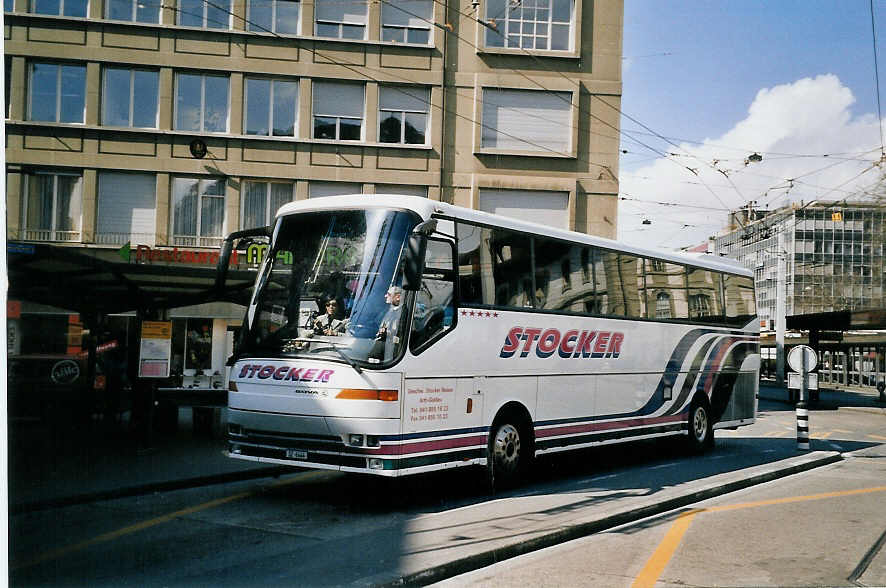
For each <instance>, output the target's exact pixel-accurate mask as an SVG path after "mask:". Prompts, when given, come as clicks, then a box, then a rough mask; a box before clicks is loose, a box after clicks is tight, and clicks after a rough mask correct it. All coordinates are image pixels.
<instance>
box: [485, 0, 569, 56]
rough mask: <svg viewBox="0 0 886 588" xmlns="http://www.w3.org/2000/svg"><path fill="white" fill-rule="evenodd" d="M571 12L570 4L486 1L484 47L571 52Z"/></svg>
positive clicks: (560, 1) (542, 0)
mask: <svg viewBox="0 0 886 588" xmlns="http://www.w3.org/2000/svg"><path fill="white" fill-rule="evenodd" d="M574 8H575V6H574V2H573V1H572V0H522V1H521V2H510V1H509V0H488V1H487V2H486V22H487V23H489V24H490V25H491V26H490V27H485V28H484V30H485V31H486V46H487V47H507V48H508V49H536V50H540V51H571V50H572V47H573V45H572V38H573V33H572V22H573V19H574V14H575V11H574Z"/></svg>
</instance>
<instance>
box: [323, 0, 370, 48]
mask: <svg viewBox="0 0 886 588" xmlns="http://www.w3.org/2000/svg"><path fill="white" fill-rule="evenodd" d="M368 6H369V3H368V2H366V0H316V1H315V3H314V11H315V16H314V18H315V20H316V31H315V34H316V35H317V36H318V37H332V38H334V39H365V38H366V13H367V8H368Z"/></svg>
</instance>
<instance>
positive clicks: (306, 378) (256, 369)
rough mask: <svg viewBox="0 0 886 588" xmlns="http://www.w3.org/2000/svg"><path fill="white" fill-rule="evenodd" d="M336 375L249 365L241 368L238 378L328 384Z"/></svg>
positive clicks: (331, 371) (287, 367)
mask: <svg viewBox="0 0 886 588" xmlns="http://www.w3.org/2000/svg"><path fill="white" fill-rule="evenodd" d="M334 373H335V370H320V369H317V368H304V367H300V368H292V367H289V366H288V365H281V366H277V365H262V364H260V363H252V364H249V363H248V364H246V365H244V366H243V367H241V368H240V373H239V374H238V376H237V377H239V378H241V379H249V378H258V379H259V380H277V381H281V382H320V383H322V384H326V383H328V382H329V378H330V377H332V374H334Z"/></svg>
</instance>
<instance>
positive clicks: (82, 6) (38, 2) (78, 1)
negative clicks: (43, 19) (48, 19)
mask: <svg viewBox="0 0 886 588" xmlns="http://www.w3.org/2000/svg"><path fill="white" fill-rule="evenodd" d="M88 6H89V2H88V1H87V0H31V12H33V13H35V14H54V15H56V16H78V17H80V18H86V13H87V7H88Z"/></svg>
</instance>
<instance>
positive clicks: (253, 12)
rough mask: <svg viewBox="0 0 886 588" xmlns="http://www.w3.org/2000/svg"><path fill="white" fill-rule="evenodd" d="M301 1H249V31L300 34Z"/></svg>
mask: <svg viewBox="0 0 886 588" xmlns="http://www.w3.org/2000/svg"><path fill="white" fill-rule="evenodd" d="M300 16H301V2H300V1H299V0H270V2H269V1H268V0H249V19H248V21H247V22H248V24H249V30H250V31H258V32H263V33H267V32H274V33H284V34H291V35H297V34H299V18H300Z"/></svg>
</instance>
